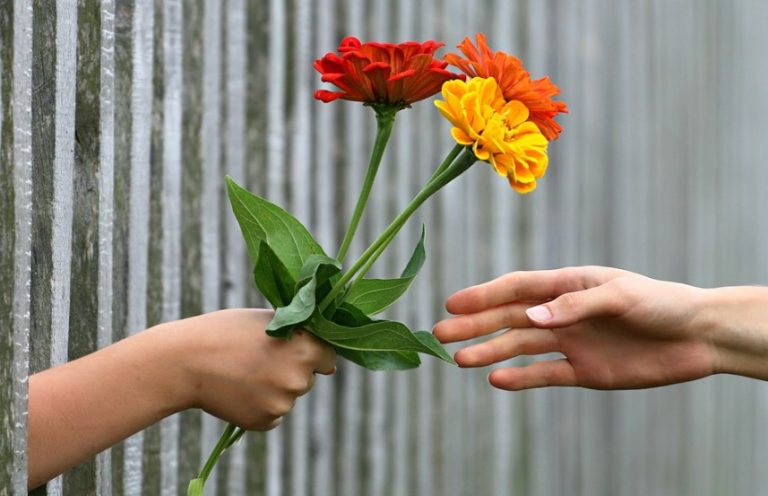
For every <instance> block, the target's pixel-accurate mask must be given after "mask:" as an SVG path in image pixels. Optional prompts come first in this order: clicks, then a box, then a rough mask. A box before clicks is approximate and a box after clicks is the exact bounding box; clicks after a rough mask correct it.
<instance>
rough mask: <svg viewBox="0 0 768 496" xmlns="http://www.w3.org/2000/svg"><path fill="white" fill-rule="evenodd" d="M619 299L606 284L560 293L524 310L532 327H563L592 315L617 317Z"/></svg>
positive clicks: (619, 308)
mask: <svg viewBox="0 0 768 496" xmlns="http://www.w3.org/2000/svg"><path fill="white" fill-rule="evenodd" d="M622 307H623V301H622V298H621V297H620V296H619V293H618V292H616V291H614V290H613V289H612V288H611V287H610V284H602V285H600V286H596V287H594V288H589V289H584V290H582V291H573V292H570V293H564V294H562V295H560V296H558V297H557V298H555V299H554V300H552V301H550V302H548V303H544V304H542V305H538V306H535V307H531V308H529V309H528V310H526V311H525V313H526V315H528V318H529V319H530V321H531V323H532V324H533V325H534V326H536V327H544V328H554V327H566V326H570V325H573V324H576V323H578V322H581V321H583V320H587V319H591V318H595V317H608V316H617V315H619V314H620V313H621V309H622Z"/></svg>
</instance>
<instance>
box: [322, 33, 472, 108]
mask: <svg viewBox="0 0 768 496" xmlns="http://www.w3.org/2000/svg"><path fill="white" fill-rule="evenodd" d="M441 46H443V43H437V42H435V41H426V42H424V43H418V42H415V41H407V42H405V43H399V44H393V43H376V42H371V41H369V42H366V43H361V42H360V40H358V39H357V38H355V37H353V36H347V37H346V38H344V39H343V40H342V41H341V43H340V44H339V48H338V52H339V54H340V55H339V54H336V53H333V52H329V53H327V54H326V55H325V56H324V57H323V58H321V59H317V60H316V61H315V64H314V67H315V69H316V70H317V71H318V72H319V73H321V74H322V75H323V77H322V80H323V81H324V82H328V83H332V84H334V85H335V86H337V87H338V88H339V89H340V90H341V91H328V90H317V91H316V92H315V98H317V99H319V100H322V101H324V102H332V101H334V100H336V99H338V98H342V99H344V100H352V101H356V102H363V103H367V104H371V105H384V106H392V107H397V108H403V107H407V106H409V105H410V104H412V103H414V102H417V101H419V100H423V99H424V98H428V97H430V96H432V95H434V94H435V93H437V92H438V91H440V88H441V86H442V85H443V83H444V82H446V81H448V80H451V79H463V78H464V76H463V75H462V74H455V73H453V72H450V71H448V70H446V67H447V66H448V63H447V62H444V61H442V60H440V59H435V58H434V56H433V54H434V53H435V51H436V50H437V49H438V48H440V47H441Z"/></svg>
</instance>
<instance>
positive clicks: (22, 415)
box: [6, 1, 33, 494]
mask: <svg viewBox="0 0 768 496" xmlns="http://www.w3.org/2000/svg"><path fill="white" fill-rule="evenodd" d="M12 46H13V69H12V74H13V91H12V100H13V115H12V118H13V154H12V158H11V160H12V162H13V177H14V182H13V195H14V196H13V201H14V207H13V211H14V214H15V221H14V231H15V232H14V234H15V238H14V245H13V246H14V259H13V260H14V265H13V267H14V278H13V285H12V286H9V287H13V320H12V326H11V332H10V333H9V334H11V336H12V340H13V354H12V357H13V358H12V361H11V362H9V363H8V365H6V366H7V367H10V368H11V373H10V379H11V381H10V383H11V384H12V385H13V395H12V398H10V408H9V410H10V421H11V424H12V426H13V427H12V430H11V432H12V434H11V436H10V437H11V440H10V446H11V449H12V450H13V459H12V460H11V469H10V471H11V486H10V487H9V492H11V491H13V492H14V493H15V494H23V492H24V491H26V486H27V473H26V465H27V456H26V446H27V437H26V435H25V433H26V427H27V419H26V410H27V408H26V401H27V394H28V386H27V384H28V383H27V379H28V375H29V337H30V306H31V301H30V300H31V288H30V286H31V252H32V244H31V243H32V205H33V199H32V159H33V155H32V153H33V151H32V66H33V64H32V55H33V52H32V6H31V5H26V4H25V3H24V2H21V1H16V2H14V5H13V44H12Z"/></svg>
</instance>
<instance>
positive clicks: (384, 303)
mask: <svg viewBox="0 0 768 496" xmlns="http://www.w3.org/2000/svg"><path fill="white" fill-rule="evenodd" d="M426 259H427V255H426V252H425V251H424V226H422V228H421V238H420V239H419V242H418V243H417V244H416V248H415V249H414V250H413V254H412V255H411V258H410V259H409V260H408V264H407V265H406V266H405V269H404V270H403V273H402V274H401V275H400V277H399V278H397V279H361V280H360V281H358V282H357V283H355V284H354V285H353V286H352V287H351V288H350V289H349V291H348V292H347V295H346V297H345V298H344V301H345V302H347V303H349V304H351V305H354V306H356V307H357V308H359V309H360V310H361V311H362V312H364V313H365V314H366V315H376V314H377V313H380V312H382V311H384V310H385V309H386V308H388V307H389V306H390V305H392V304H393V303H394V302H396V301H397V300H398V298H400V297H401V296H402V295H403V293H405V292H406V291H407V290H408V288H409V287H410V286H411V283H412V282H413V279H414V277H416V274H418V273H419V270H421V267H422V266H423V265H424V261H425V260H426Z"/></svg>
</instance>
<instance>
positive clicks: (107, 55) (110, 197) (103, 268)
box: [96, 0, 115, 496]
mask: <svg viewBox="0 0 768 496" xmlns="http://www.w3.org/2000/svg"><path fill="white" fill-rule="evenodd" d="M100 9H101V12H100V15H101V50H100V52H101V55H100V57H101V60H100V67H101V74H100V78H101V80H100V88H101V89H100V95H99V107H100V108H99V114H100V115H99V126H100V129H99V134H100V137H99V162H100V182H99V220H98V222H99V227H98V229H99V255H98V258H99V269H98V270H99V280H98V290H97V293H98V296H97V298H98V306H99V310H98V317H97V322H96V329H97V330H96V346H97V347H98V348H103V347H105V346H107V345H109V344H110V343H112V340H113V336H112V331H113V326H112V304H113V301H114V299H113V285H112V284H113V270H114V264H113V255H112V249H113V242H114V237H113V233H114V226H113V221H114V189H115V183H114V181H115V101H114V98H115V2H114V0H102V1H101V5H100ZM96 494H97V495H98V496H108V495H111V494H112V452H111V450H110V449H108V450H105V451H104V452H102V453H100V454H98V455H97V456H96Z"/></svg>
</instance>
